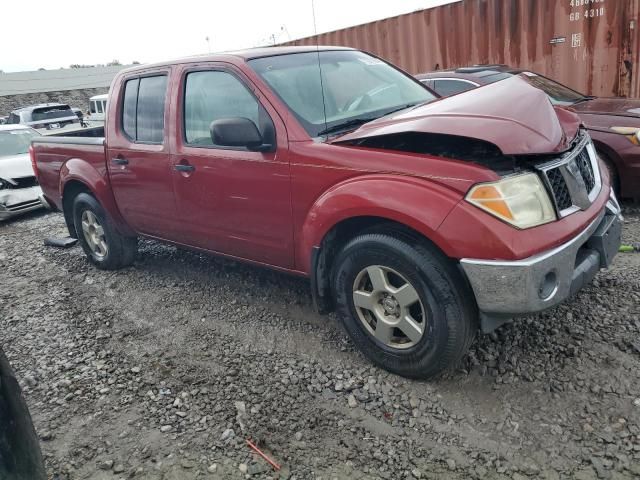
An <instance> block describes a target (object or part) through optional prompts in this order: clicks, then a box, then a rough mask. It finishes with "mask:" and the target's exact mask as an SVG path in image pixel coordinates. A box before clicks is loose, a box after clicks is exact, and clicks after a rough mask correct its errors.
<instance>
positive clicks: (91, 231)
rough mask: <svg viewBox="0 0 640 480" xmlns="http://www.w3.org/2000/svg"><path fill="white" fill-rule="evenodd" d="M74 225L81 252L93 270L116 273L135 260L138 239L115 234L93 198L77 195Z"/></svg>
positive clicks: (109, 220) (116, 232)
mask: <svg viewBox="0 0 640 480" xmlns="http://www.w3.org/2000/svg"><path fill="white" fill-rule="evenodd" d="M83 222H84V224H83ZM73 223H74V225H75V229H76V234H77V237H78V241H79V242H80V245H81V246H82V249H83V250H84V253H85V254H86V255H87V258H88V259H89V261H90V262H91V263H92V264H94V265H95V266H96V267H98V268H100V269H102V270H117V269H119V268H122V267H126V266H129V265H131V264H132V263H133V261H134V260H135V258H136V252H137V248H138V240H137V239H136V238H135V237H125V236H123V235H121V234H120V233H118V231H117V230H116V229H115V227H114V225H113V222H112V221H111V219H110V218H109V217H108V215H107V213H106V212H105V210H104V209H103V208H102V205H100V203H98V201H97V200H96V199H95V197H93V196H92V195H90V194H88V193H80V194H78V196H76V197H75V198H74V200H73Z"/></svg>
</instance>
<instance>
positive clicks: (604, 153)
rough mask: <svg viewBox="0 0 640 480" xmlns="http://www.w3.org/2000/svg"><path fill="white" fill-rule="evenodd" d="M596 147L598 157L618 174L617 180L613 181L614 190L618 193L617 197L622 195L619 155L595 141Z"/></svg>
mask: <svg viewBox="0 0 640 480" xmlns="http://www.w3.org/2000/svg"><path fill="white" fill-rule="evenodd" d="M593 143H594V145H595V147H596V152H598V155H600V157H602V160H603V161H604V162H605V163H606V164H607V165H609V166H610V167H611V168H613V169H614V171H615V174H616V178H614V179H612V181H613V182H614V185H612V186H613V189H614V191H615V192H616V195H618V194H620V172H619V170H618V165H617V160H618V158H617V155H616V153H615V152H612V151H611V149H610V148H608V147H607V146H606V145H605V144H603V143H600V142H597V141H595V140H594V142H593Z"/></svg>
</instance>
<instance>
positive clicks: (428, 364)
mask: <svg viewBox="0 0 640 480" xmlns="http://www.w3.org/2000/svg"><path fill="white" fill-rule="evenodd" d="M333 286H334V291H335V296H336V303H337V311H338V315H339V317H340V319H341V321H342V323H343V325H344V327H345V329H346V330H347V332H348V334H349V335H350V336H351V338H352V340H353V341H354V343H355V344H356V345H357V346H358V348H359V349H360V350H361V351H362V352H363V353H364V354H365V355H366V356H367V357H368V358H369V359H370V360H371V361H373V362H374V363H376V364H377V365H379V366H381V367H382V368H384V369H386V370H389V371H391V372H393V373H397V374H399V375H403V376H407V377H412V378H431V377H434V376H436V375H438V374H440V373H442V372H443V371H445V370H446V369H448V368H451V367H453V366H455V365H456V364H457V363H458V362H459V360H460V359H461V357H462V356H463V355H464V353H465V352H466V351H467V349H468V347H469V345H470V344H471V341H472V340H473V337H474V335H475V332H476V328H477V327H476V325H477V320H476V318H477V313H476V311H475V306H474V304H473V303H472V302H471V301H470V299H471V298H473V297H472V296H471V295H472V294H471V292H470V291H469V289H468V287H467V285H466V283H465V282H464V280H463V279H462V278H461V276H460V274H459V273H458V272H457V271H456V269H455V267H454V266H453V265H452V264H451V262H450V260H449V259H447V258H446V257H445V256H444V255H442V253H440V252H439V251H438V250H437V249H436V248H434V247H431V246H430V245H420V244H416V243H415V242H411V241H410V239H408V238H403V237H400V238H395V237H393V236H391V235H387V234H377V233H373V234H364V235H361V236H359V237H357V238H355V239H354V240H352V241H351V242H349V243H348V244H347V245H346V246H345V247H344V249H343V250H342V252H341V253H340V255H339V256H338V258H337V259H336V264H335V269H334V281H333Z"/></svg>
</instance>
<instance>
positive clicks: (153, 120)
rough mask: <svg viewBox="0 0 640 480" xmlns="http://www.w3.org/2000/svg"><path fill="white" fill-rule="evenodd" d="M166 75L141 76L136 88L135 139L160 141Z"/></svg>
mask: <svg viewBox="0 0 640 480" xmlns="http://www.w3.org/2000/svg"><path fill="white" fill-rule="evenodd" d="M166 90H167V77H166V76H165V75H163V76H158V77H143V78H141V79H140V88H139V90H138V110H137V115H136V118H137V126H136V132H137V133H138V135H137V139H138V141H140V142H152V143H162V140H163V138H164V98H165V92H166Z"/></svg>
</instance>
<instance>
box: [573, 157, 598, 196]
mask: <svg viewBox="0 0 640 480" xmlns="http://www.w3.org/2000/svg"><path fill="white" fill-rule="evenodd" d="M576 165H577V166H578V169H579V170H580V175H582V179H583V180H584V184H585V185H586V187H587V192H591V190H593V187H595V186H596V178H595V175H594V174H593V167H592V165H591V158H589V152H588V151H587V149H586V148H583V149H582V151H581V152H580V153H579V154H578V156H577V157H576Z"/></svg>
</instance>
